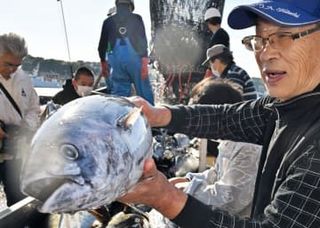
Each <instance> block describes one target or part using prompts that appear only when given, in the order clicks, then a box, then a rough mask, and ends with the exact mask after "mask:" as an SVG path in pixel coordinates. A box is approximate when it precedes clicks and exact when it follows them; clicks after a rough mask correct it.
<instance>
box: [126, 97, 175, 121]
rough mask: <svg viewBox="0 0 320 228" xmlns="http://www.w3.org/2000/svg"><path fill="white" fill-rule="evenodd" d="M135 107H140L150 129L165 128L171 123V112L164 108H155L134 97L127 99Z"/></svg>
mask: <svg viewBox="0 0 320 228" xmlns="http://www.w3.org/2000/svg"><path fill="white" fill-rule="evenodd" d="M128 99H129V100H130V101H131V102H133V103H134V104H135V105H136V106H137V107H142V112H143V114H144V115H145V117H146V118H147V120H148V122H149V124H150V125H151V126H152V127H163V126H167V125H168V124H169V123H170V121H171V111H170V109H168V108H166V107H161V106H158V107H155V106H152V105H151V104H149V103H148V101H146V100H145V99H143V98H141V97H138V96H135V97H129V98H128Z"/></svg>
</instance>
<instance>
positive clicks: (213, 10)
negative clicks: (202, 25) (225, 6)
mask: <svg viewBox="0 0 320 228" xmlns="http://www.w3.org/2000/svg"><path fill="white" fill-rule="evenodd" d="M212 17H221V13H220V12H219V10H218V9H216V8H209V9H207V11H206V13H205V14H204V20H205V21H206V20H208V19H210V18H212Z"/></svg>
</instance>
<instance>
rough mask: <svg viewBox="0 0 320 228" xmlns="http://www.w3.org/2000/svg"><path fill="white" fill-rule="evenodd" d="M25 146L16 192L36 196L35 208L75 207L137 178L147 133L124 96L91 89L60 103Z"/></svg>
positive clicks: (108, 197) (112, 195) (106, 199)
mask: <svg viewBox="0 0 320 228" xmlns="http://www.w3.org/2000/svg"><path fill="white" fill-rule="evenodd" d="M31 146H32V150H31V153H30V155H29V156H28V158H27V159H26V161H25V164H24V167H23V171H22V173H21V190H22V192H24V193H25V194H27V195H30V196H32V197H34V198H36V199H38V200H40V201H41V202H42V205H41V207H40V208H39V210H40V211H41V212H49V213H55V212H58V213H60V212H75V211H79V210H86V209H92V208H97V207H99V206H101V205H105V204H109V203H111V202H112V201H114V200H115V199H117V198H118V197H119V196H121V195H122V194H124V193H125V192H127V191H128V189H130V187H132V186H133V185H134V184H135V183H136V182H137V181H138V179H139V178H140V177H141V174H142V171H143V163H144V160H145V159H146V158H149V157H151V156H152V134H151V129H150V127H149V125H148V123H147V121H146V119H145V118H144V116H143V115H142V113H141V109H139V108H137V107H135V106H134V105H133V104H132V103H131V102H129V101H128V100H127V99H125V98H120V97H105V96H100V95H94V96H89V97H84V98H80V99H77V100H74V101H72V102H70V103H68V104H66V105H64V106H63V107H62V108H60V109H59V110H58V111H57V112H56V113H54V114H53V115H52V116H51V117H50V118H49V119H47V120H46V121H45V122H44V123H43V124H42V126H41V127H40V128H39V130H38V131H37V132H36V134H35V136H34V138H33V140H32V145H31Z"/></svg>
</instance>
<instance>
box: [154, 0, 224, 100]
mask: <svg viewBox="0 0 320 228" xmlns="http://www.w3.org/2000/svg"><path fill="white" fill-rule="evenodd" d="M223 6H224V0H209V1H208V0H150V15H151V48H150V49H151V59H152V60H154V61H157V62H158V65H159V69H160V72H161V73H162V74H163V75H164V77H165V80H166V85H167V87H168V89H169V90H171V93H173V94H174V95H175V97H177V101H178V102H183V101H182V100H183V99H184V98H185V97H186V96H188V93H189V90H190V87H191V84H190V83H192V82H198V81H200V80H201V79H202V77H203V75H204V72H205V68H204V67H201V62H202V61H203V60H204V59H205V55H206V49H207V48H208V44H209V41H210V37H211V34H210V32H209V31H208V29H207V26H206V24H205V22H204V14H205V11H206V9H207V8H209V7H215V8H218V9H219V10H220V12H221V13H222V11H223Z"/></svg>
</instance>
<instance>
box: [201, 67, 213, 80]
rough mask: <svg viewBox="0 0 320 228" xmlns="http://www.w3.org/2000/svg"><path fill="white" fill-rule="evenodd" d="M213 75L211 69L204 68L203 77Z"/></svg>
mask: <svg viewBox="0 0 320 228" xmlns="http://www.w3.org/2000/svg"><path fill="white" fill-rule="evenodd" d="M212 76H213V74H212V71H211V69H209V68H208V69H207V70H206V73H205V74H204V76H203V78H204V79H205V78H210V77H212Z"/></svg>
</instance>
